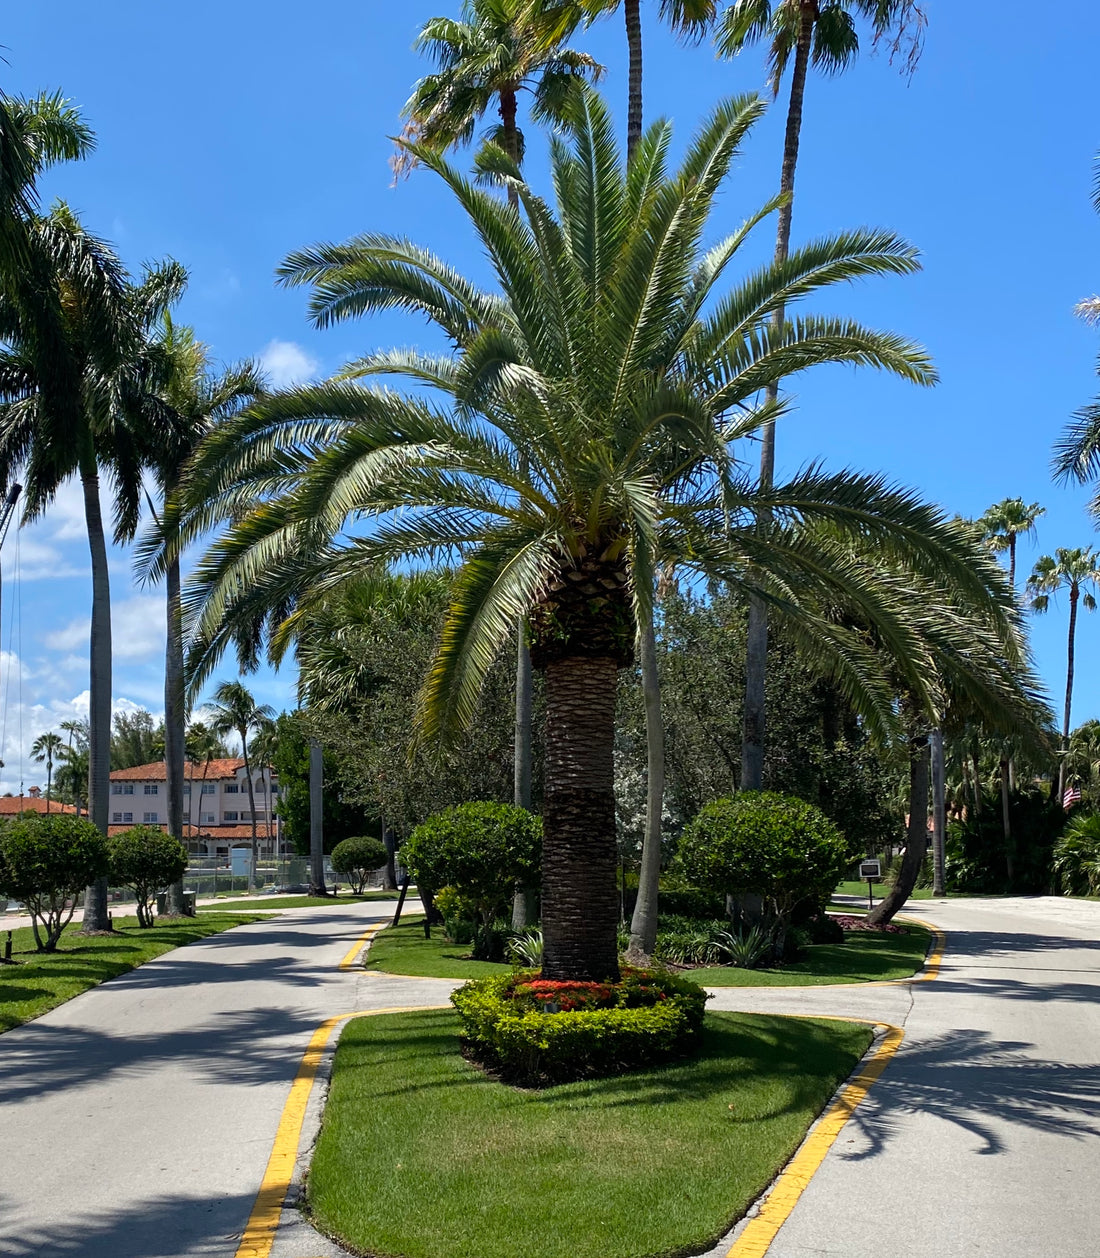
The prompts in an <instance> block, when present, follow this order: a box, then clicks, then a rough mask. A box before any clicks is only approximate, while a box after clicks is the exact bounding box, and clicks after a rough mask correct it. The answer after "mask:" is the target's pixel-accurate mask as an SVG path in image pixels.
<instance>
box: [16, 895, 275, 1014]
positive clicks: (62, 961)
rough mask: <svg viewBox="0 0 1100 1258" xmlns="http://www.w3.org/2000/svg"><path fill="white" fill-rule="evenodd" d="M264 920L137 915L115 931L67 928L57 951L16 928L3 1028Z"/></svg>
mask: <svg viewBox="0 0 1100 1258" xmlns="http://www.w3.org/2000/svg"><path fill="white" fill-rule="evenodd" d="M259 920H260V919H259V918H257V917H253V916H251V915H249V914H245V913H224V912H218V913H216V914H206V915H204V916H202V917H197V918H195V917H187V918H179V919H176V920H173V921H170V922H165V923H164V924H162V925H156V926H151V927H148V928H147V929H144V930H143V929H142V928H141V927H139V926H138V924H137V918H136V917H123V918H119V919H116V920H115V923H114V926H115V929H114V932H113V933H112V934H110V935H87V936H85V935H82V934H81V933H80V923H79V922H73V923H72V924H71V925H69V926H68V927H66V929H65V932H64V934H63V935H62V936H61V939H60V941H59V943H58V945H57V951H56V952H36V951H35V947H34V935H33V934H32V932H31V928H30V927H29V926H25V927H20V928H19V929H18V930H15V931H13V932H12V962H13V964H11V965H0V1032H2V1031H10V1030H11V1029H12V1027H16V1026H19V1025H20V1024H21V1023H23V1022H29V1021H30V1020H31V1019H32V1018H37V1017H39V1016H40V1015H41V1014H43V1013H46V1012H47V1010H50V1009H54V1008H56V1007H57V1006H58V1005H62V1004H64V1003H65V1001H67V1000H72V998H73V997H74V996H79V995H80V994H81V992H86V991H87V990H88V989H89V988H90V987H96V986H98V985H99V984H100V983H105V982H106V981H107V980H108V979H110V978H116V977H117V976H118V975H119V974H125V973H126V972H127V971H128V970H133V969H136V968H137V967H138V966H139V965H143V964H144V963H145V962H146V961H152V959H153V958H154V957H159V956H162V955H163V954H164V953H165V952H171V951H172V949H173V948H179V947H181V946H182V945H183V944H189V943H194V942H195V941H196V940H197V939H205V938H206V937H207V936H208V935H216V934H218V933H219V932H220V931H223V930H231V929H232V928H233V927H234V926H242V925H244V924H245V923H247V922H255V921H259Z"/></svg>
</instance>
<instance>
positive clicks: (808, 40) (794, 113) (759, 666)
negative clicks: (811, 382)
mask: <svg viewBox="0 0 1100 1258" xmlns="http://www.w3.org/2000/svg"><path fill="white" fill-rule="evenodd" d="M855 15H858V16H860V17H862V18H864V19H866V20H867V21H868V22H869V23H870V24H871V29H872V32H873V36H874V40H875V42H876V43H877V42H879V41H880V40H888V41H891V46H892V51H895V50H901V48H902V46H903V45H904V44H905V43H906V41H907V40H908V51H907V56H906V58H905V63H906V65H907V67H908V68H910V69H912V68H913V67H914V66H915V64H916V59H917V58H918V57H919V54H920V42H921V33H922V29H923V25H924V15H923V13H922V11H921V10H920V8H919V7H918V5H917V3H916V0H774V3H773V0H734V3H733V4H731V5H730V6H729V7H728V8H727V9H726V11H725V13H724V14H723V15H722V21H721V25H720V27H719V30H718V34H717V38H716V41H715V42H716V45H717V48H718V53H719V56H724V57H735V56H737V55H738V54H739V53H740V52H742V51H743V50H744V49H745V48H748V47H749V46H751V45H753V44H756V43H760V42H766V43H767V45H768V69H769V77H770V79H771V88H772V91H773V93H774V94H775V95H776V96H778V95H779V87H780V83H781V82H782V79H783V75H784V73H785V72H786V69H787V66H788V64H790V63H791V59H792V56H793V65H792V67H791V91H790V98H789V101H788V104H787V123H786V129H785V131H784V136H783V162H782V166H781V167H780V174H779V194H780V196H781V197H782V198H783V200H782V204H781V205H780V209H779V219H778V223H777V226H776V236H775V260H776V262H777V263H782V262H783V261H784V259H785V258H786V257H787V255H788V253H789V252H790V247H791V218H792V214H793V212H794V181H795V170H796V168H797V165H798V146H799V140H800V137H801V133H802V109H803V103H804V100H805V95H806V80H807V77H808V75H809V69H810V66H811V65H814V66H816V67H817V68H818V69H820V70H822V71H823V72H824V73H826V74H839V73H840V72H841V71H843V70H845V69H846V68H847V67H848V66H849V65H850V64H851V62H852V61H853V60H854V59H855V57H856V56H857V54H858V52H859V33H858V31H857V28H856V23H855ZM773 318H774V320H775V323H776V326H777V327H779V326H782V323H783V319H784V308H783V307H782V306H779V307H778V308H777V309H776V310H775V312H774V315H773ZM778 393H779V381H778V380H776V381H775V382H773V383H772V385H771V386H770V387H769V399H770V400H771V401H772V402H775V401H776V399H777V397H778ZM774 475H775V424H774V421H772V422H770V423H768V424H766V425H765V426H764V429H763V434H762V437H761V442H760V483H761V485H763V486H764V487H765V488H767V487H768V486H769V485H770V484H771V482H772V479H773V477H774ZM767 654H768V612H767V608H766V606H765V605H764V604H763V603H762V602H761V601H760V600H759V599H753V600H752V602H751V603H750V604H749V627H748V640H747V648H746V660H745V716H744V733H743V738H742V747H741V788H742V789H743V790H759V789H760V787H761V785H762V784H763V773H764V732H765V721H766V714H765V698H764V684H765V672H766V668H767Z"/></svg>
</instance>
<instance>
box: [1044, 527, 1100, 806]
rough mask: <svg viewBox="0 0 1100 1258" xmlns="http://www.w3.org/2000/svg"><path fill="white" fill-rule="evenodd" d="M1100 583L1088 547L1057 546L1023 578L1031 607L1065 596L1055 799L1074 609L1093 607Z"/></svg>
mask: <svg viewBox="0 0 1100 1258" xmlns="http://www.w3.org/2000/svg"><path fill="white" fill-rule="evenodd" d="M1097 582H1100V553H1097V552H1096V551H1095V550H1093V549H1092V547H1091V546H1088V547H1080V546H1078V547H1073V548H1071V549H1067V548H1065V547H1062V546H1059V547H1058V549H1057V550H1056V551H1055V552H1054V554H1053V555H1043V556H1042V558H1041V559H1039V560H1038V561H1037V562H1036V564H1035V567H1034V569H1033V570H1032V573H1031V576H1029V577H1028V579H1027V592H1028V595H1029V598H1030V602H1031V606H1032V608H1033V609H1034V610H1035V611H1037V612H1045V611H1049V609H1050V605H1051V602H1052V600H1053V599H1054V597H1055V596H1056V595H1057V594H1058V592H1059V591H1060V590H1065V592H1066V594H1067V595H1068V596H1069V630H1068V633H1067V637H1066V703H1065V708H1064V709H1063V713H1062V754H1061V757H1060V758H1059V764H1058V798H1059V799H1061V798H1062V795H1063V792H1064V790H1065V781H1066V753H1067V751H1068V750H1069V729H1070V711H1071V708H1072V706H1073V668H1074V650H1075V645H1076V637H1077V608H1078V606H1079V605H1081V606H1083V607H1084V608H1085V610H1086V611H1090V612H1092V611H1095V610H1096V595H1095V593H1094V592H1093V591H1094V590H1095V588H1096V584H1097Z"/></svg>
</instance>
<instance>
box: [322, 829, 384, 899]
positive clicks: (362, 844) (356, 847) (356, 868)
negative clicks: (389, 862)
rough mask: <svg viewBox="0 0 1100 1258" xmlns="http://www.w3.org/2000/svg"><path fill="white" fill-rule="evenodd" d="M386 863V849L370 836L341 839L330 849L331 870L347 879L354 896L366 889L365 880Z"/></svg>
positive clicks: (379, 840)
mask: <svg viewBox="0 0 1100 1258" xmlns="http://www.w3.org/2000/svg"><path fill="white" fill-rule="evenodd" d="M385 863H386V847H385V844H384V843H383V842H382V840H381V839H374V838H371V837H370V835H361V836H354V837H352V838H350V839H343V840H342V841H341V842H339V843H337V844H336V846H335V847H334V848H333V849H332V868H333V869H334V870H335V871H336V872H337V873H338V874H340V875H341V877H344V878H347V879H348V881H349V882H350V883H351V886H352V890H353V891H354V892H355V894H356V895H362V894H363V892H364V891H365V890H366V889H367V879H368V878H369V877H370V876H371V874H373V873H374V871H375V870H376V869H381V868H382V866H383V865H384V864H385Z"/></svg>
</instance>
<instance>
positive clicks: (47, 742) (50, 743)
mask: <svg viewBox="0 0 1100 1258" xmlns="http://www.w3.org/2000/svg"><path fill="white" fill-rule="evenodd" d="M64 747H65V743H64V740H63V739H62V737H61V735H60V734H54V733H49V734H39V735H38V737H37V738H36V739H35V740H34V742H33V743H32V744H31V756H32V757H33V758H34V760H35V763H37V764H42V763H43V761H45V764H46V811H47V812H49V811H50V799H51V798H52V796H51V791H52V790H53V762H54V760H56V759H58V758H59V753H60V752H61V751H63V750H64Z"/></svg>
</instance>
